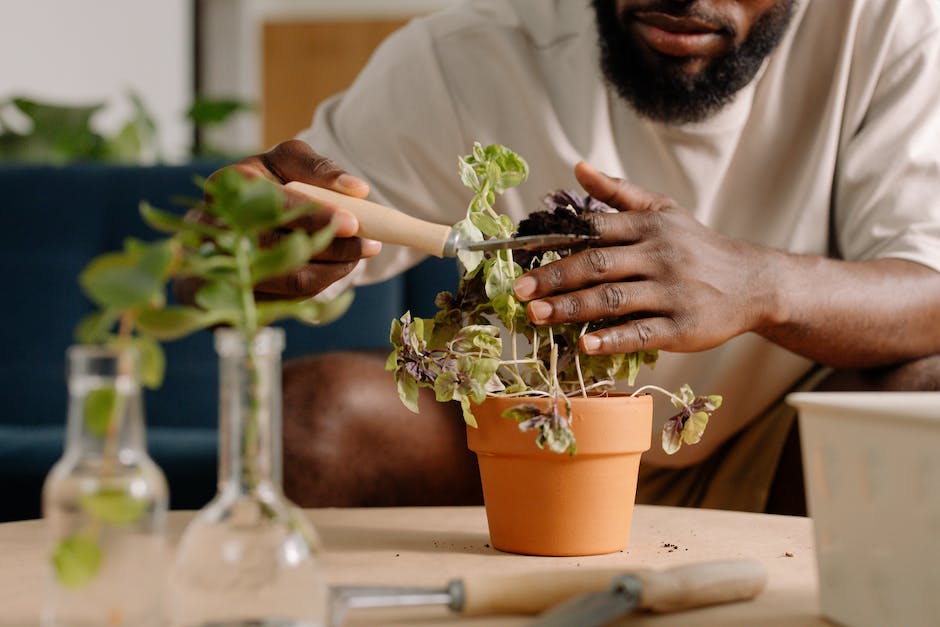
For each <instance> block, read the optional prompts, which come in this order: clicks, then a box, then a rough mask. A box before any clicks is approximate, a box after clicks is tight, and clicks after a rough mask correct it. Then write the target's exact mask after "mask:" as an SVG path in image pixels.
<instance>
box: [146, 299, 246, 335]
mask: <svg viewBox="0 0 940 627" xmlns="http://www.w3.org/2000/svg"><path fill="white" fill-rule="evenodd" d="M222 322H229V323H232V322H237V321H235V320H232V319H231V318H230V317H229V316H227V315H225V314H224V313H222V312H215V311H202V310H201V309H196V308H195V307H183V306H171V307H167V308H165V309H148V310H146V311H143V312H141V314H140V315H139V316H138V317H137V326H138V328H140V330H141V331H143V332H144V333H146V334H148V335H152V336H153V337H155V338H156V339H158V340H163V341H168V340H175V339H177V338H181V337H183V336H185V335H189V334H190V333H192V332H194V331H198V330H199V329H204V328H206V327H211V326H213V325H215V324H219V323H222Z"/></svg>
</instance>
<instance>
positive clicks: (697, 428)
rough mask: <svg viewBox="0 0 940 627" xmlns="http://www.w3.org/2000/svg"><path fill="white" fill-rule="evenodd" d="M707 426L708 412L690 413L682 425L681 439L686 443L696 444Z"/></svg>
mask: <svg viewBox="0 0 940 627" xmlns="http://www.w3.org/2000/svg"><path fill="white" fill-rule="evenodd" d="M706 426H708V412H704V411H697V412H695V413H694V414H692V416H691V417H689V419H688V420H687V421H686V423H685V426H684V427H682V441H683V442H685V443H686V444H698V443H699V441H701V439H702V434H703V433H705V427H706Z"/></svg>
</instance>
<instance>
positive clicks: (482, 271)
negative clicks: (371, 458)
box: [386, 143, 721, 454]
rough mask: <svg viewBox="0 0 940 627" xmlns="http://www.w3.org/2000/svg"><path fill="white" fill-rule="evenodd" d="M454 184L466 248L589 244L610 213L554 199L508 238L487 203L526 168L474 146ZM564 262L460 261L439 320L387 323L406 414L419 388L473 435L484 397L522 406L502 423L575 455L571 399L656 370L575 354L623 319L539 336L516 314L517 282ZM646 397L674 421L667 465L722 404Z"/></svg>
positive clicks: (507, 253) (551, 256)
mask: <svg viewBox="0 0 940 627" xmlns="http://www.w3.org/2000/svg"><path fill="white" fill-rule="evenodd" d="M459 173H460V178H461V181H462V182H463V184H464V185H465V186H466V187H468V188H469V189H470V190H471V191H472V192H473V197H472V199H471V200H470V204H469V207H468V208H467V215H466V217H465V218H464V219H463V220H461V221H460V222H459V223H458V224H457V225H455V228H456V229H458V231H459V232H460V233H461V236H462V237H463V238H465V239H466V240H467V241H474V242H477V241H483V240H485V239H490V238H505V237H510V236H512V235H514V234H519V235H534V234H540V233H547V232H564V233H572V232H574V233H580V234H588V235H590V234H595V233H594V230H593V225H592V223H591V221H590V214H591V213H594V212H605V211H614V209H612V208H610V207H608V206H607V205H605V204H604V203H601V202H599V201H598V200H596V199H594V198H591V197H581V196H578V195H577V194H575V193H573V192H569V191H557V192H555V193H552V194H549V195H548V196H547V197H546V198H545V201H544V204H545V210H544V211H540V212H536V213H534V214H532V215H531V216H529V218H527V219H526V220H523V221H522V222H521V223H520V224H519V225H518V228H517V226H516V225H514V224H513V223H512V221H511V220H510V219H509V217H508V216H506V215H504V214H499V213H497V212H496V210H495V209H494V204H495V202H496V198H497V197H498V196H499V195H501V194H502V193H503V192H505V191H506V190H507V189H509V188H511V187H514V186H516V185H518V184H520V183H522V182H523V181H524V180H525V179H526V178H527V176H528V165H527V164H526V162H525V161H524V160H523V159H522V158H521V157H520V156H519V155H517V154H516V153H514V152H513V151H511V150H510V149H508V148H506V147H505V146H500V145H492V146H487V147H485V148H484V147H483V146H481V145H480V144H479V143H475V144H474V146H473V151H472V153H471V154H469V155H467V156H465V157H462V158H460V160H459ZM581 246H584V245H583V244H582V245H581ZM572 252H574V250H573V249H571V248H565V249H558V250H548V251H543V252H539V253H532V252H522V253H520V252H518V251H517V252H513V251H511V250H500V251H495V252H490V253H482V252H468V251H461V252H460V253H459V258H460V262H461V264H462V265H463V267H464V271H463V275H462V277H461V279H460V282H459V284H458V286H457V291H456V293H455V294H454V293H450V292H442V293H440V294H438V296H437V299H436V300H435V304H436V305H437V307H438V312H437V315H435V316H434V318H431V319H423V318H413V317H412V316H411V313H410V312H406V313H405V314H404V315H403V316H401V318H400V319H398V320H394V321H392V328H391V333H390V339H391V342H392V345H393V351H392V353H391V354H390V355H389V357H388V361H387V363H386V369H387V370H389V371H392V372H394V375H395V381H396V383H397V386H398V393H399V396H400V397H401V400H402V402H403V403H404V404H405V406H406V407H408V408H409V409H410V410H411V411H413V412H415V413H417V412H418V389H419V388H420V387H426V388H431V389H433V390H434V394H435V398H436V399H437V400H438V401H440V402H447V401H458V402H459V403H460V405H461V408H462V411H463V417H464V420H465V421H466V423H467V424H468V425H470V426H474V427H475V426H476V419H475V418H474V415H473V405H474V404H478V403H481V402H483V400H484V399H485V398H486V396H487V395H493V396H507V397H513V398H516V397H518V398H519V399H520V404H519V405H517V406H515V407H513V408H511V409H509V410H508V411H507V412H506V413H505V414H504V416H505V417H507V418H511V419H514V420H516V421H517V422H518V423H519V428H520V429H521V430H523V431H535V432H536V434H537V435H536V444H537V445H538V446H539V447H540V448H542V447H548V448H549V449H550V450H552V451H555V452H557V453H564V452H568V453H571V454H574V453H575V452H576V451H577V443H576V441H575V437H574V433H573V432H572V430H571V422H570V421H571V404H570V401H569V397H571V396H573V395H581V396H588V395H589V394H591V395H599V394H605V393H607V392H609V391H610V390H612V389H613V388H614V386H615V384H616V382H617V381H619V380H625V381H626V382H627V383H628V384H629V385H633V384H634V382H635V380H636V378H637V375H638V374H639V371H640V367H641V366H643V365H646V366H649V367H652V366H653V365H654V364H655V362H656V359H657V352H656V351H639V352H636V353H630V354H620V355H586V354H583V353H581V352H580V350H579V348H578V340H579V338H580V337H581V336H582V335H584V334H585V333H588V332H591V331H594V330H596V329H599V328H604V327H608V326H615V325H617V324H620V323H622V322H623V320H622V319H620V318H618V319H607V320H599V321H595V322H591V323H586V324H561V325H546V326H537V325H535V324H533V323H532V322H531V321H530V320H529V318H528V316H527V315H526V311H525V306H524V304H523V303H521V302H519V301H518V300H517V299H516V298H515V296H514V295H513V293H512V284H513V282H514V281H515V280H516V279H517V278H518V277H519V276H521V275H522V274H523V272H524V271H526V270H529V269H532V268H535V267H538V266H543V265H546V264H549V263H553V262H555V261H557V260H559V259H561V258H562V257H565V256H567V255H569V254H571V253H572ZM649 390H656V391H659V392H661V393H664V394H665V395H667V396H668V397H669V398H670V400H671V401H672V403H673V404H674V405H675V406H676V408H677V409H678V410H679V411H678V413H676V414H675V415H674V416H672V417H671V418H670V419H669V420H667V422H666V424H665V426H664V428H663V433H662V445H663V449H664V450H665V451H666V452H667V453H670V454H671V453H674V452H676V451H677V450H679V448H680V447H681V446H682V444H683V443H686V444H695V443H697V442H699V441H700V440H701V437H702V433H703V432H704V430H705V427H706V425H707V423H708V418H709V416H710V414H711V412H713V411H714V410H715V409H717V408H718V407H719V406H720V405H721V397H720V396H697V395H696V394H695V393H694V392H692V390H691V389H690V388H689V386H688V385H683V386H682V387H681V388H680V389H679V391H678V392H676V393H673V392H669V391H668V390H664V389H662V388H659V387H656V386H644V387H641V388H638V389H636V390H635V391H634V392H633V394H634V395H636V394H641V393H643V392H646V391H649ZM526 397H544V398H548V399H549V403H548V406H547V409H542V408H540V407H538V406H537V405H535V404H533V403H527V402H525V398H526Z"/></svg>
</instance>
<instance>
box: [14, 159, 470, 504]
mask: <svg viewBox="0 0 940 627" xmlns="http://www.w3.org/2000/svg"><path fill="white" fill-rule="evenodd" d="M218 165H219V164H217V163H193V164H190V165H186V166H155V167H131V166H128V167H123V166H103V165H76V166H69V167H64V168H55V167H34V166H3V167H0V199H2V200H0V202H2V205H3V206H2V210H0V260H2V268H3V281H4V283H5V285H6V288H5V294H6V296H5V298H4V299H3V306H2V309H0V316H2V325H0V333H2V336H0V347H2V358H0V408H2V409H0V411H2V414H0V486H2V490H3V496H2V497H0V521H5V520H16V519H21V518H31V517H37V516H39V498H40V490H41V486H42V481H43V478H44V477H45V475H46V473H47V472H48V470H49V468H50V467H51V466H52V464H53V463H54V462H55V461H56V460H57V459H58V458H59V457H60V455H61V454H62V444H63V430H64V425H65V418H66V400H67V390H66V385H65V350H66V348H67V347H68V346H69V345H70V344H71V343H72V330H73V328H74V325H75V323H76V322H77V321H78V320H80V319H81V317H82V316H83V315H84V314H85V313H87V312H88V311H89V310H90V303H88V301H87V300H86V299H85V297H84V296H83V294H82V293H81V291H80V289H79V287H78V284H77V280H76V278H77V275H78V273H79V271H80V270H81V269H82V267H84V265H85V264H86V263H87V262H88V260H89V259H91V258H92V257H93V256H95V255H97V254H99V253H101V252H103V251H107V250H114V249H117V248H120V247H121V245H122V241H123V239H124V238H125V237H127V236H134V237H139V238H141V239H153V238H155V237H157V236H158V234H156V233H155V232H153V231H151V230H150V229H149V228H148V227H147V226H146V225H145V224H144V223H143V221H142V220H141V219H140V217H139V214H138V212H137V207H138V203H139V201H140V200H142V199H146V200H149V201H150V202H151V203H153V204H154V205H156V206H158V207H161V208H165V209H174V207H175V209H176V210H177V211H178V212H182V211H183V208H182V207H180V206H178V205H174V202H175V200H176V199H178V198H180V197H184V198H185V197H190V198H192V197H194V196H198V195H199V189H198V188H197V187H196V185H195V184H194V183H193V178H194V176H196V175H201V176H206V175H208V174H209V173H210V172H211V171H212V170H214V169H215V168H216V167H218ZM456 279H457V271H456V267H455V264H454V263H453V261H451V260H439V259H430V260H428V261H426V262H424V263H423V264H421V265H419V266H418V267H416V268H414V269H412V270H410V271H409V272H407V273H406V274H404V275H402V276H399V277H396V278H394V279H391V280H389V281H386V282H384V283H381V284H378V285H372V286H368V287H364V288H359V289H357V290H356V299H355V301H354V303H353V306H352V308H351V309H350V311H349V312H348V313H347V314H346V315H345V316H344V317H343V318H342V319H340V320H339V321H337V322H334V323H332V324H330V325H326V326H324V327H307V326H303V325H299V324H292V323H287V324H284V325H282V326H284V328H285V330H286V333H287V350H286V352H285V358H290V357H293V356H298V355H302V354H311V353H316V352H322V351H329V350H339V349H367V348H383V347H388V327H389V322H390V321H391V319H392V318H394V317H396V316H398V315H400V314H401V313H402V312H403V311H405V310H406V309H411V310H412V311H414V312H415V313H416V314H418V315H429V314H431V312H432V311H433V309H434V307H433V301H434V295H435V294H436V293H437V292H438V291H440V290H442V289H453V287H454V285H455V284H456ZM165 348H166V352H167V361H168V368H167V376H166V380H165V382H164V384H163V386H162V388H161V389H159V390H157V391H148V392H147V393H146V395H145V413H146V417H147V425H148V430H147V434H148V435H147V437H148V445H149V449H150V452H151V455H152V456H153V458H154V459H155V460H156V462H157V463H158V464H159V465H160V466H161V467H162V468H163V470H164V472H165V473H166V475H167V478H168V480H169V483H170V493H171V507H173V508H177V509H181V508H198V507H201V506H202V505H203V504H205V502H206V501H208V500H209V498H211V496H212V495H213V494H214V492H215V481H216V457H217V451H216V447H217V444H216V423H217V402H216V396H217V378H216V377H217V364H216V355H215V351H214V349H213V347H212V341H211V336H210V334H209V333H208V332H202V333H198V334H195V335H193V336H191V337H188V338H185V339H183V340H179V341H177V342H172V343H169V344H167V345H166V347H165Z"/></svg>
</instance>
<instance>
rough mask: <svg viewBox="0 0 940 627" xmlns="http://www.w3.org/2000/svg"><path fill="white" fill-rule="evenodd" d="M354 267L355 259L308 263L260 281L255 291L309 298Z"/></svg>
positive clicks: (295, 297) (261, 293) (260, 293)
mask: <svg viewBox="0 0 940 627" xmlns="http://www.w3.org/2000/svg"><path fill="white" fill-rule="evenodd" d="M355 267H356V262H355V261H347V262H337V263H331V262H314V263H308V264H307V265H305V266H303V267H301V268H299V269H297V270H295V271H293V272H291V273H289V274H285V275H283V276H279V277H274V278H272V279H268V280H267V281H262V282H261V283H259V284H258V285H256V286H255V291H256V292H257V293H258V294H259V295H268V296H278V297H282V298H289V299H297V298H309V297H310V296H315V295H316V294H319V293H320V292H322V291H323V290H324V289H325V288H326V287H328V286H330V285H332V284H333V283H335V282H336V281H338V280H339V279H341V278H343V277H344V276H346V275H347V274H349V273H350V272H352V269H353V268H355Z"/></svg>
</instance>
